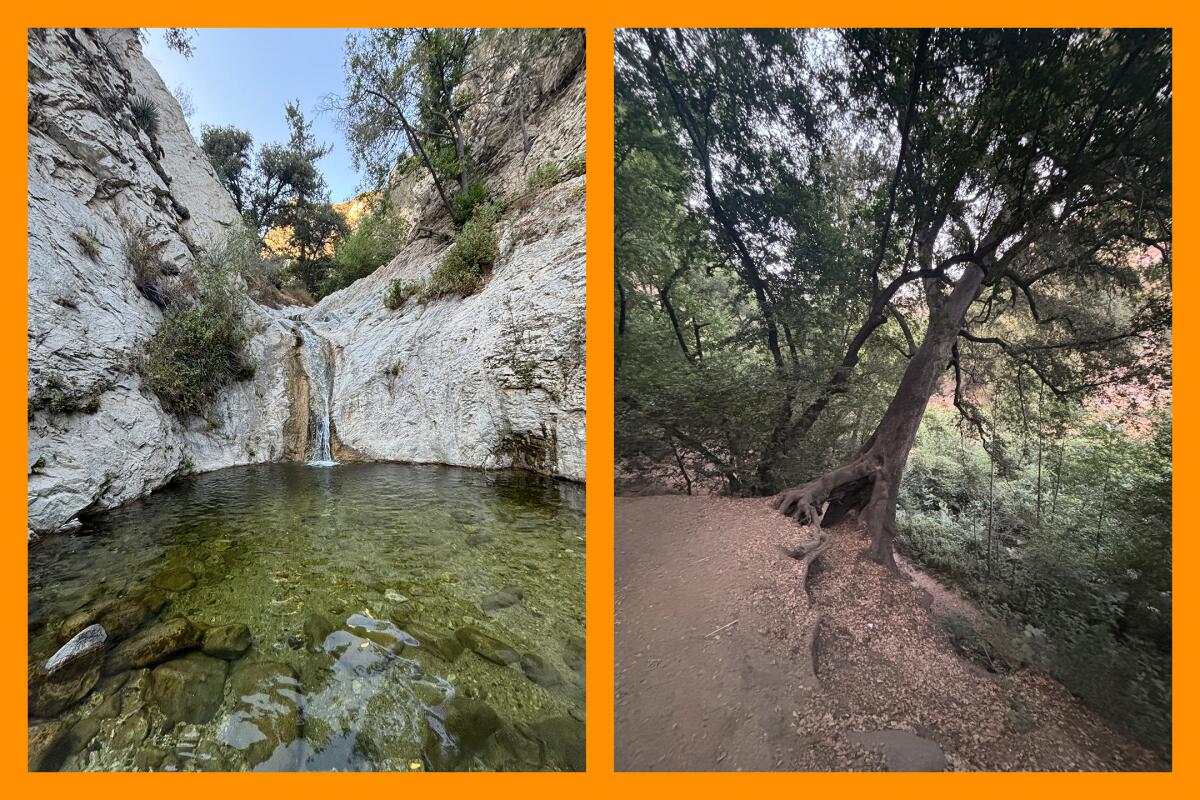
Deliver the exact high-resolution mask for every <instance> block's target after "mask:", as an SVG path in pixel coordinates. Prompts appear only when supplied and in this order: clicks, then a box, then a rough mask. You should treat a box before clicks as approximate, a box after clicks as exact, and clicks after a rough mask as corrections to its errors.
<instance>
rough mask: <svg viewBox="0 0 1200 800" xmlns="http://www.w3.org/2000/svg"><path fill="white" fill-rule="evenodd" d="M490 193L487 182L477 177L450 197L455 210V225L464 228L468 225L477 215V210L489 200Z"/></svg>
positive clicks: (451, 205)
mask: <svg viewBox="0 0 1200 800" xmlns="http://www.w3.org/2000/svg"><path fill="white" fill-rule="evenodd" d="M489 194H491V192H490V190H489V189H488V187H487V184H486V183H484V182H483V181H481V180H479V179H476V180H473V181H471V182H470V183H469V184H467V188H466V189H464V190H462V191H461V192H459V193H458V194H456V195H454V197H452V198H450V207H451V209H452V211H453V212H454V227H456V228H462V227H463V226H464V225H466V224H467V223H468V222H469V221H470V220H471V217H473V216H474V215H475V210H476V209H477V208H479V207H481V206H482V205H483V204H484V203H486V202H487V199H488V195H489Z"/></svg>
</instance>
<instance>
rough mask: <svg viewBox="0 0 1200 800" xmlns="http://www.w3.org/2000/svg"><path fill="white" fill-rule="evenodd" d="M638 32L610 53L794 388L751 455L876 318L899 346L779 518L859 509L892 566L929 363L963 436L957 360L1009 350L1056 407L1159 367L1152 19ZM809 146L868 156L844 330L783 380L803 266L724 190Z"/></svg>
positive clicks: (804, 424)
mask: <svg viewBox="0 0 1200 800" xmlns="http://www.w3.org/2000/svg"><path fill="white" fill-rule="evenodd" d="M638 36H639V38H638V40H637V41H636V43H635V45H634V46H627V48H626V53H625V58H626V60H627V61H636V62H638V63H639V64H640V66H641V68H642V69H643V72H644V74H645V76H646V85H645V93H646V96H647V97H648V98H650V101H651V102H654V103H655V104H656V107H657V108H658V109H659V114H660V116H661V118H662V119H664V120H670V122H671V125H672V130H673V131H674V132H675V133H676V136H677V138H678V140H679V142H680V144H681V145H682V146H683V147H685V148H686V149H688V150H689V152H690V153H691V156H692V167H693V170H694V172H695V174H696V179H697V184H698V185H699V186H700V187H701V188H700V191H699V192H698V194H699V197H698V198H697V203H698V204H700V205H702V206H703V207H704V208H705V209H706V211H707V214H708V218H709V220H710V224H711V228H712V231H713V237H714V240H715V241H716V242H718V243H719V245H720V246H721V247H722V248H723V249H725V250H726V252H727V253H728V254H729V256H730V258H731V260H732V261H733V262H734V263H735V264H737V265H738V268H739V270H740V272H741V274H743V275H744V276H745V277H746V279H747V281H748V282H749V283H750V285H751V286H752V288H754V293H755V296H756V298H757V300H758V303H759V307H760V309H761V313H762V317H763V324H764V328H765V329H766V331H767V336H768V339H769V341H770V343H771V348H772V352H773V353H774V354H775V357H776V364H777V367H778V370H779V372H780V373H781V375H790V376H791V378H792V379H793V380H794V381H796V382H797V383H799V382H801V381H805V382H806V383H807V384H809V389H810V391H808V392H807V393H806V397H807V398H808V400H807V402H806V403H804V404H803V405H800V406H797V405H796V404H795V403H794V402H793V401H794V399H795V398H796V397H798V396H799V393H798V392H791V393H789V394H788V397H787V398H786V402H785V403H784V407H783V408H782V409H780V412H779V414H778V416H777V419H776V423H775V425H774V430H773V431H772V435H771V439H770V444H769V445H768V450H776V451H781V450H785V449H787V448H796V447H803V445H804V434H805V433H806V432H807V431H808V430H809V428H811V427H812V425H813V423H814V421H815V420H816V419H817V417H818V416H819V415H820V414H821V413H822V412H823V411H824V409H825V408H826V407H827V406H828V405H829V403H830V402H831V400H833V399H834V398H835V397H837V396H838V395H839V394H841V393H844V392H845V391H846V388H847V386H848V384H849V382H850V380H851V378H852V376H853V373H854V369H855V366H856V365H857V363H858V361H859V358H860V355H861V353H862V352H863V348H864V346H865V345H866V343H867V342H868V340H869V339H870V338H871V337H872V335H873V334H874V332H875V331H877V330H878V329H879V328H880V327H881V326H883V325H884V324H886V323H887V321H888V320H889V319H895V320H897V323H898V324H899V325H900V326H901V327H902V328H903V330H904V332H905V336H906V338H907V339H908V341H909V344H910V347H909V352H908V360H907V365H906V367H905V368H904V370H903V373H902V376H901V377H900V379H899V383H898V385H897V386H896V388H895V391H894V394H893V396H892V399H891V401H890V403H889V405H888V406H887V409H886V411H885V412H884V413H883V416H882V418H881V419H880V420H879V423H878V425H877V426H876V427H875V430H874V432H873V433H872V434H871V435H870V436H868V437H867V438H866V440H865V441H864V442H863V443H862V445H861V447H859V448H858V450H857V451H856V452H855V453H853V454H852V455H851V456H850V457H849V458H848V459H847V460H846V462H845V463H843V464H842V465H841V466H838V467H837V468H835V469H832V470H829V471H828V472H825V473H824V474H822V475H820V476H818V477H816V478H814V479H812V480H809V481H807V482H805V483H803V484H801V485H798V486H795V487H792V488H790V489H786V490H784V491H782V492H780V493H778V494H777V495H776V496H775V498H774V501H773V502H774V505H775V506H776V507H777V508H778V509H780V510H781V511H782V513H784V514H786V515H788V516H791V517H792V518H794V519H795V520H796V521H797V522H801V523H806V524H812V525H821V524H822V523H824V524H831V523H832V522H833V521H836V520H837V519H841V518H842V517H843V516H844V515H845V514H846V513H848V512H849V511H850V510H852V509H853V510H857V511H858V512H859V518H860V520H861V521H862V523H863V524H864V526H865V527H866V529H867V530H868V531H869V532H870V534H871V537H872V544H871V547H870V551H869V553H870V556H871V557H872V558H873V559H875V560H877V561H879V562H881V563H883V564H885V565H888V566H891V567H894V559H893V553H892V541H893V537H894V533H895V515H896V501H897V493H898V489H899V484H900V478H901V476H902V473H903V470H904V466H905V463H906V461H907V459H908V455H909V451H910V450H911V448H912V445H913V440H914V437H915V435H916V432H917V429H918V427H919V425H920V423H921V419H922V417H923V415H924V412H925V409H926V406H927V405H928V403H929V401H930V398H931V397H932V396H933V395H934V394H935V393H937V392H938V391H939V388H940V386H941V384H942V381H943V377H944V376H946V375H947V374H951V375H953V376H954V378H955V379H956V381H955V384H954V390H953V392H954V395H953V399H954V403H955V405H956V406H957V407H958V408H959V410H960V411H961V412H962V414H963V416H964V418H965V419H966V420H968V421H969V422H970V423H971V424H973V425H975V426H976V427H977V428H978V430H979V432H980V434H981V435H983V434H984V433H985V426H984V424H983V421H982V420H981V416H980V410H979V409H978V408H976V407H975V406H974V405H973V403H972V402H971V399H970V397H969V393H968V392H967V391H965V387H964V385H963V384H964V379H963V376H964V374H965V373H967V372H968V371H969V370H966V369H965V368H964V367H965V364H966V362H967V361H968V360H969V359H996V358H999V357H1003V358H1007V359H1011V360H1013V361H1014V362H1016V363H1017V364H1018V365H1020V366H1021V367H1022V368H1023V369H1028V370H1029V371H1030V372H1031V373H1032V374H1034V375H1036V376H1037V378H1038V380H1040V381H1041V382H1042V383H1043V384H1044V385H1045V387H1046V388H1047V390H1048V391H1050V392H1053V393H1054V394H1055V395H1056V396H1059V397H1064V398H1066V397H1078V396H1081V395H1083V394H1084V393H1086V392H1087V391H1089V390H1090V389H1094V388H1095V387H1098V386H1101V385H1104V384H1107V383H1115V382H1128V381H1131V380H1137V379H1138V378H1139V377H1140V376H1143V375H1146V374H1147V373H1150V372H1153V371H1155V370H1161V369H1163V368H1164V365H1163V364H1162V363H1161V362H1162V358H1163V354H1164V353H1165V352H1166V348H1165V347H1163V346H1162V338H1161V337H1162V336H1164V335H1166V334H1165V332H1166V331H1167V330H1168V326H1169V317H1170V260H1171V259H1170V254H1171V249H1170V243H1171V217H1170V215H1171V201H1170V195H1171V39H1170V32H1169V31H1161V30H1129V31H1111V30H861V31H860V30H848V31H841V32H838V33H836V34H824V33H818V34H809V35H801V34H799V33H796V34H791V35H782V36H779V37H778V39H777V40H772V39H771V38H770V37H766V36H764V34H763V33H762V32H749V31H748V32H729V31H702V30H698V31H686V32H684V31H679V32H656V31H646V32H641V33H640V34H639V35H638ZM745 53H752V54H753V59H752V60H750V61H748V60H747V58H746V57H745ZM798 84H800V85H798ZM731 89H737V90H739V91H740V92H741V93H739V94H738V95H736V96H731V95H730V90H731ZM767 110H771V111H770V113H767ZM789 123H795V124H789ZM789 136H791V137H793V138H794V139H796V140H797V141H794V142H789V141H788V137H789ZM801 139H804V140H807V141H806V142H800V141H799V140H801ZM818 140H821V141H830V140H834V141H836V142H838V143H839V145H840V146H842V147H846V146H849V147H850V148H852V149H854V150H857V151H860V152H862V153H865V154H868V155H870V156H873V157H878V159H879V161H880V163H886V168H883V169H878V170H876V171H875V175H874V176H873V180H869V181H867V182H865V183H864V185H863V186H862V187H861V192H862V193H863V194H864V195H866V196H869V197H871V198H873V199H874V204H873V208H874V209H875V211H876V213H875V217H874V220H873V225H872V229H873V244H872V246H871V247H870V250H869V252H865V253H863V254H862V258H861V263H862V264H863V265H864V269H863V271H862V275H863V286H862V294H863V295H864V298H865V299H864V302H863V303H862V305H861V308H862V309H864V310H863V311H862V312H860V313H861V316H860V317H859V318H858V319H857V320H855V321H854V323H853V325H854V329H855V331H856V332H855V333H854V335H853V336H851V337H849V340H848V345H847V347H846V349H845V352H844V354H843V356H842V358H841V359H840V360H837V361H836V363H834V364H833V365H832V366H831V367H830V368H829V369H828V370H827V371H826V372H825V373H824V374H810V375H807V376H804V375H798V374H796V373H795V372H789V371H788V369H787V363H786V360H785V359H784V351H783V350H782V349H781V346H780V342H779V337H778V332H777V329H778V323H777V321H776V319H775V317H776V313H775V312H776V306H777V305H778V303H779V302H781V300H780V297H779V295H780V293H781V292H782V291H783V288H781V287H783V286H784V285H785V284H784V283H783V282H781V281H780V280H779V278H778V276H779V275H782V274H787V273H788V272H789V271H792V270H796V271H798V272H799V273H800V274H802V275H803V274H813V273H814V272H819V271H820V265H819V264H818V265H815V266H814V265H813V264H781V263H779V259H778V254H779V253H780V252H781V251H780V250H779V248H772V247H771V246H770V243H769V242H768V243H767V244H766V245H761V246H759V247H758V248H757V249H756V247H755V242H756V241H758V240H762V239H763V238H764V237H763V234H762V233H761V232H756V229H755V223H754V219H753V218H752V217H753V215H752V213H749V212H747V211H746V210H745V208H746V207H747V206H748V204H747V203H746V201H745V198H746V197H747V196H748V192H747V189H746V186H752V187H753V186H760V185H761V182H760V181H759V180H758V179H757V176H756V175H755V174H754V173H753V171H752V168H753V167H755V166H756V165H757V166H758V167H760V168H761V170H762V171H763V172H765V171H767V170H769V169H776V170H777V169H778V168H779V167H780V165H784V166H785V167H786V166H787V165H789V164H795V165H800V166H803V165H804V162H803V159H800V158H797V157H795V155H794V152H795V151H796V150H801V151H803V152H805V153H808V154H809V156H808V157H809V158H819V157H820V155H821V153H822V152H824V151H823V149H822V147H820V146H816V145H814V144H813V143H814V142H817V141H818ZM747 142H751V143H755V144H753V146H750V145H747V144H746V143H747ZM820 178H821V170H820V169H819V164H818V165H817V166H816V167H811V166H810V167H804V168H803V169H802V170H798V171H797V174H796V178H795V183H799V184H804V183H806V182H807V183H809V184H811V185H812V191H813V192H814V193H817V194H819V193H820V191H821V188H820V186H819V185H818V184H819V181H820ZM769 188H770V187H768V189H769ZM759 193H760V194H761V192H759ZM800 196H803V195H802V194H801V195H800ZM759 202H762V201H761V198H759ZM791 291H799V292H804V291H806V289H805V288H804V286H800V287H795V286H792V288H791ZM807 291H814V289H813V288H811V287H810V288H809V289H807ZM906 318H907V319H906ZM921 327H923V329H924V333H923V335H920V336H918V335H916V334H919V333H920V328H921ZM812 386H815V387H816V388H815V390H813V389H812ZM768 455H769V454H768ZM764 463H765V464H766V465H767V466H768V467H769V465H770V463H771V459H770V458H764Z"/></svg>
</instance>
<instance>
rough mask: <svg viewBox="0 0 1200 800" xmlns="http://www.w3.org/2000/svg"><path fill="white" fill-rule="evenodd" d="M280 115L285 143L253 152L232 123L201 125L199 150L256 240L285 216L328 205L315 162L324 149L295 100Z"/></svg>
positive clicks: (244, 133) (326, 149) (251, 142)
mask: <svg viewBox="0 0 1200 800" xmlns="http://www.w3.org/2000/svg"><path fill="white" fill-rule="evenodd" d="M284 114H285V115H286V117H287V124H288V131H289V135H288V141H287V142H284V143H279V142H274V143H270V144H264V145H262V146H261V147H259V148H258V151H257V152H255V151H254V139H253V137H252V136H251V135H250V133H249V132H247V131H243V130H240V129H238V128H235V127H233V126H232V125H228V126H220V127H213V126H206V127H205V128H204V129H203V130H202V131H201V134H200V147H201V149H202V150H203V151H204V154H205V155H206V156H208V160H209V162H210V163H211V164H212V166H213V169H214V170H215V171H216V173H217V178H218V179H219V180H220V181H221V184H222V185H223V186H224V187H225V188H226V189H228V190H229V194H230V196H232V197H233V205H234V207H235V208H237V210H238V213H240V214H241V215H242V217H243V218H244V219H245V220H246V224H247V225H249V226H250V227H251V228H253V229H254V230H255V231H257V232H258V235H259V238H260V239H261V238H263V237H264V236H266V234H267V231H268V230H270V229H271V228H274V227H276V226H279V225H283V224H287V220H286V218H287V217H289V216H290V215H294V214H296V213H301V212H302V210H303V209H304V208H306V207H308V206H310V205H312V204H314V203H321V202H327V201H328V198H327V197H326V195H327V194H328V190H327V189H326V186H325V179H324V178H323V177H322V176H321V172H320V170H319V169H318V168H317V163H316V162H317V161H318V160H320V159H321V158H323V157H324V156H325V155H326V154H328V153H329V151H330V149H331V147H330V145H325V144H319V143H317V141H316V140H315V138H314V137H313V135H312V128H311V125H310V124H309V122H308V120H307V119H305V117H304V113H303V112H302V111H301V110H300V105H299V102H298V101H297V102H292V103H288V104H287V105H286V106H285V107H284Z"/></svg>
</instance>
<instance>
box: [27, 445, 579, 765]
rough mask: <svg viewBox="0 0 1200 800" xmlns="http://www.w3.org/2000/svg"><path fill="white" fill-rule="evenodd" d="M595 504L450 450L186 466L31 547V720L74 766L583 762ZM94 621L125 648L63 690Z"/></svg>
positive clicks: (61, 759)
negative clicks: (416, 455)
mask: <svg viewBox="0 0 1200 800" xmlns="http://www.w3.org/2000/svg"><path fill="white" fill-rule="evenodd" d="M583 508H584V490H583V489H582V487H579V486H577V485H574V484H569V483H563V482H556V481H549V480H544V479H541V478H537V477H534V476H530V475H525V474H519V473H512V474H496V473H490V474H484V473H480V472H474V471H470V470H462V469H455V468H449V467H437V466H416V465H399V464H344V465H340V466H337V467H332V468H319V467H311V466H308V465H304V464H268V465H257V466H249V467H235V468H231V469H226V470H220V471H218V472H211V473H207V474H203V475H196V476H192V477H188V478H184V479H181V480H178V481H176V482H174V483H172V484H171V485H169V486H167V487H165V488H164V489H162V490H160V491H158V492H155V493H154V494H152V495H150V496H149V497H146V498H143V499H142V500H140V501H138V502H136V503H134V504H131V505H129V506H126V507H123V508H120V509H117V510H114V511H110V512H106V513H104V514H101V515H98V516H95V517H92V518H91V519H89V520H88V521H86V522H85V524H84V526H83V528H82V529H80V530H78V531H77V532H75V533H73V534H70V535H60V536H56V537H49V538H47V539H46V540H45V541H43V542H41V543H40V544H37V545H35V546H33V547H31V548H30V551H29V560H30V564H29V648H30V661H31V673H30V674H31V684H30V685H31V689H30V696H31V708H35V707H36V708H37V709H38V710H40V711H41V716H40V717H38V718H34V717H31V720H30V722H31V724H35V723H36V724H39V725H42V724H45V722H44V719H49V720H51V721H52V722H51V724H54V725H56V729H57V730H59V731H67V733H66V734H64V735H62V736H60V738H59V742H60V743H59V744H58V745H57V746H56V752H57V755H56V756H55V758H54V759H53V763H54V766H57V767H58V768H60V769H63V770H135V769H136V770H250V769H257V770H435V769H437V770H441V769H456V770H570V769H580V768H582V767H583V763H582V762H583V728H584V689H583V686H584V663H583V658H584V654H583V649H584V648H583V636H584V561H585V559H584V554H585V541H584V512H583ZM180 617H182V618H186V620H187V622H183V621H182V620H180V619H179V618H180ZM92 623H98V624H100V625H102V626H104V627H106V631H108V632H109V634H110V635H109V640H108V642H107V643H106V650H105V652H104V653H102V654H100V655H99V656H95V657H92V658H90V660H89V661H88V663H86V664H83V662H80V663H81V664H83V666H82V667H73V670H74V671H75V672H76V673H78V676H77V677H76V678H73V679H72V681H74V682H72V681H68V682H67V684H68V685H67V686H66V688H65V689H64V688H63V687H61V686H60V687H57V688H56V689H55V690H54V691H49V690H47V689H45V688H44V685H43V684H44V683H45V681H42V680H40V679H38V680H35V678H34V677H33V676H34V674H35V671H36V670H37V669H38V665H41V664H44V663H45V662H46V660H47V659H49V658H50V656H51V655H53V654H54V653H55V652H56V651H57V650H58V648H59V647H60V646H61V645H62V644H63V643H64V641H66V640H68V639H69V638H70V637H71V635H73V633H74V632H75V631H77V630H79V629H80V628H81V627H83V626H84V625H88V624H92ZM231 626H245V627H246V629H248V632H249V646H248V649H247V648H245V645H246V637H245V631H242V630H241V629H240V628H237V627H231ZM180 631H184V633H183V634H180ZM172 637H174V638H172ZM97 676H98V677H97ZM93 679H94V681H95V682H94V684H93V685H92V688H90V690H89V689H87V688H86V687H87V686H88V684H91V682H92V680H93ZM56 680H58V679H57V678H56ZM64 692H65V693H66V694H67V697H66V700H67V701H68V702H71V704H70V705H68V706H67V707H66V708H59V707H58V706H60V705H61V704H62V701H63V697H62V695H63V694H64ZM75 694H82V695H83V696H82V697H81V698H80V699H78V700H75V701H73V702H72V699H73V696H74V695H75ZM47 697H49V699H46V698H47ZM35 699H36V703H35Z"/></svg>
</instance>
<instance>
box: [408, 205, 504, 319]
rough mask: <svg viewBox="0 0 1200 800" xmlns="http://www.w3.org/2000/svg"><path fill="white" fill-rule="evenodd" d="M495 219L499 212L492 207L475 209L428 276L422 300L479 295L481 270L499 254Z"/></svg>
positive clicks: (490, 264) (489, 265)
mask: <svg viewBox="0 0 1200 800" xmlns="http://www.w3.org/2000/svg"><path fill="white" fill-rule="evenodd" d="M499 217H500V213H499V209H498V208H497V207H496V206H495V205H491V204H489V205H485V206H480V207H479V208H477V209H475V213H474V214H472V216H471V219H470V220H468V221H467V224H465V225H463V228H462V230H461V231H459V232H458V236H457V237H456V238H455V240H454V244H453V245H451V247H450V249H449V250H448V251H447V252H446V255H445V257H444V258H442V263H440V264H438V265H437V267H435V268H434V270H433V273H432V274H431V275H430V276H429V282H428V283H427V284H426V286H425V291H424V293H423V298H424V299H434V298H438V297H446V296H448V295H454V294H458V295H464V296H465V295H471V294H474V293H475V292H477V291H479V288H480V287H481V286H482V285H483V273H484V270H486V269H489V268H490V267H491V266H492V263H493V262H494V261H495V260H496V257H497V256H498V255H499V254H500V239H499V237H498V236H497V235H496V222H497V221H498V220H499Z"/></svg>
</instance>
